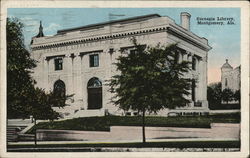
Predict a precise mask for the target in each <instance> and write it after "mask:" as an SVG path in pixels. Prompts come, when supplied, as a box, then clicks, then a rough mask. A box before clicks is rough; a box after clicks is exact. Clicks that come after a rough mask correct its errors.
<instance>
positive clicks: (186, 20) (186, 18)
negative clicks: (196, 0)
mask: <svg viewBox="0 0 250 158" xmlns="http://www.w3.org/2000/svg"><path fill="white" fill-rule="evenodd" d="M190 17H191V15H190V14H189V13H187V12H182V13H181V26H182V27H183V28H184V29H186V30H188V31H190Z"/></svg>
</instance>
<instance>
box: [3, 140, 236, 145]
mask: <svg viewBox="0 0 250 158" xmlns="http://www.w3.org/2000/svg"><path fill="white" fill-rule="evenodd" d="M146 141H147V142H182V141H185V142H192V141H239V139H236V138H222V139H218V138H214V139H213V138H186V139H146ZM141 142H142V140H141V139H140V140H115V141H114V140H106V141H37V144H88V143H141ZM22 144H34V141H31V142H8V145H22Z"/></svg>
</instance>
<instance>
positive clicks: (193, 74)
mask: <svg viewBox="0 0 250 158" xmlns="http://www.w3.org/2000/svg"><path fill="white" fill-rule="evenodd" d="M190 17H191V15H190V14H188V13H186V12H184V13H181V21H182V24H181V25H177V24H176V23H175V21H174V20H172V19H171V18H169V17H162V16H160V15H158V14H150V15H145V16H138V17H132V18H127V19H122V20H115V21H109V22H103V23H98V24H92V25H87V26H82V27H78V28H71V29H65V30H59V31H57V34H56V35H54V36H47V37H46V36H43V34H42V33H40V32H41V31H42V26H40V29H39V30H40V31H39V34H38V35H37V36H36V37H34V38H32V42H31V49H32V55H33V57H34V59H36V60H37V61H39V62H38V65H37V67H36V69H35V70H34V78H35V80H36V81H37V86H38V87H41V88H44V89H45V90H47V91H53V90H62V91H65V93H66V94H74V96H73V97H72V99H71V100H69V101H68V103H69V104H70V106H67V107H65V108H64V109H57V108H55V109H56V110H57V111H58V112H61V113H62V114H63V116H64V117H84V116H101V115H104V114H105V113H110V114H118V115H121V114H129V115H130V114H131V113H130V112H124V111H122V110H120V109H119V108H118V107H116V106H115V105H113V104H111V103H110V99H111V97H112V95H113V94H111V93H110V92H109V91H108V90H109V87H108V86H107V85H106V84H105V81H106V80H108V79H110V78H111V76H113V75H115V74H116V73H118V72H117V71H116V67H115V65H114V64H113V63H115V62H116V58H117V57H118V56H119V55H121V52H122V51H131V50H133V44H132V43H131V38H132V37H135V38H136V39H137V41H138V43H140V44H144V45H147V46H156V45H157V44H159V43H160V44H161V45H168V44H172V43H177V42H178V47H179V48H180V50H181V51H180V52H179V55H178V56H179V61H182V60H188V61H191V62H192V64H191V65H190V67H191V69H192V70H191V71H190V72H189V73H187V74H186V75H185V77H187V78H193V79H195V80H196V81H197V82H195V83H194V84H193V86H192V90H191V94H192V95H190V96H189V99H190V100H192V102H191V103H190V105H188V106H187V107H184V108H180V109H175V110H173V111H172V112H177V113H181V114H184V113H190V112H192V113H193V112H195V113H202V112H207V111H208V104H207V94H206V91H207V90H206V89H207V54H208V51H209V50H210V49H211V47H210V46H209V45H208V41H207V39H205V38H203V37H199V36H197V35H195V34H194V33H192V32H191V31H190V29H189V27H190ZM166 84H167V83H166ZM168 112H169V111H168V110H165V111H162V112H160V114H161V115H167V113H168ZM132 114H136V113H132Z"/></svg>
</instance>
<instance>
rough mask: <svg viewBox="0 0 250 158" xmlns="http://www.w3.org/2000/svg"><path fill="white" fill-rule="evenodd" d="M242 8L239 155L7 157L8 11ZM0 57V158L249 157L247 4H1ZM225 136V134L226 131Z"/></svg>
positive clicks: (44, 154) (56, 154)
mask: <svg viewBox="0 0 250 158" xmlns="http://www.w3.org/2000/svg"><path fill="white" fill-rule="evenodd" d="M84 7H85V8H92V7H98V8H114V7H116V8H119V7H123V8H125V7H127V8H137V7H138V8H141V7H145V8H147V7H148V8H149V7H150V8H151V7H158V8H159V7H162V8H163V7H166V8H167V7H178V8H187V7H189V8H192V7H193V8H209V7H212V8H230V7H234V8H235V7H237V8H241V90H242V92H241V96H242V105H243V106H241V151H240V152H211V153H210V152H207V153H205V152H167V153H163V152H130V153H120V152H119V153H116V152H112V153H103V152H102V153H90V152H86V153H84V152H82V153H75V152H74V153H70V152H69V153H61V152H49V153H9V152H8V153H7V152H6V129H5V127H6V106H5V105H6V84H5V83H6V53H5V52H6V43H5V42H6V40H5V37H6V33H5V29H6V27H5V24H6V16H7V8H84ZM0 35H1V45H0V46H1V54H0V67H1V69H0V70H1V72H0V79H1V84H0V86H1V87H0V88H1V89H0V101H1V102H0V103H1V108H0V112H1V113H0V116H1V120H0V121H1V122H0V124H1V126H0V129H1V137H0V138H1V139H0V140H1V147H0V150H1V151H0V157H20V158H21V157H25V158H27V157H37V158H39V157H60V158H64V157H72V158H73V157H91V158H94V157H103V158H106V157H107V158H109V157H129V158H131V157H141V158H146V157H164V158H165V157H171V158H173V157H192V158H196V157H199V158H200V157H229V158H236V157H237V158H240V157H242V158H245V157H247V156H248V155H249V60H250V58H249V3H248V2H247V1H245V2H244V1H238V2H236V1H203V2H202V1H7V0H3V1H1V34H0ZM225 132H226V131H225Z"/></svg>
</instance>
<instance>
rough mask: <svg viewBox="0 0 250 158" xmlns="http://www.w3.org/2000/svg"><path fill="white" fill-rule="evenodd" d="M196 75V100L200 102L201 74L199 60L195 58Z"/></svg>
mask: <svg viewBox="0 0 250 158" xmlns="http://www.w3.org/2000/svg"><path fill="white" fill-rule="evenodd" d="M196 74H197V75H198V82H197V94H196V96H197V100H202V96H201V95H202V94H201V93H202V85H201V83H202V74H201V60H200V59H199V58H196Z"/></svg>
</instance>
